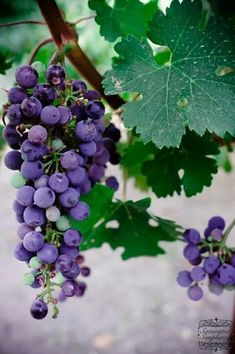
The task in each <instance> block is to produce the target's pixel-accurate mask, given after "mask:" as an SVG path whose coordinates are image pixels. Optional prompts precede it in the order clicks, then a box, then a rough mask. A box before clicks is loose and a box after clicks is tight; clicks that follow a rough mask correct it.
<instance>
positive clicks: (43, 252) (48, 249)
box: [37, 243, 58, 264]
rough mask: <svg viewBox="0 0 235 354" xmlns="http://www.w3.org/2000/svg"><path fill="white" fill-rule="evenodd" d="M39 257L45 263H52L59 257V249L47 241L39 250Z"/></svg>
mask: <svg viewBox="0 0 235 354" xmlns="http://www.w3.org/2000/svg"><path fill="white" fill-rule="evenodd" d="M37 257H38V258H39V259H40V261H41V262H42V263H44V264H52V263H54V262H55V261H56V260H57V258H58V249H57V248H56V247H55V246H54V245H52V244H50V243H45V244H44V246H43V247H42V248H41V249H40V250H39V251H38V252H37Z"/></svg>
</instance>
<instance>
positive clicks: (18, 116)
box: [7, 103, 22, 125]
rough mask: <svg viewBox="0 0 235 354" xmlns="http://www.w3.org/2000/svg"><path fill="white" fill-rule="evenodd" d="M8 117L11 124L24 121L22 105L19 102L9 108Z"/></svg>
mask: <svg viewBox="0 0 235 354" xmlns="http://www.w3.org/2000/svg"><path fill="white" fill-rule="evenodd" d="M7 117H8V119H9V124H11V125H19V124H21V123H22V113H21V106H20V104H19V103H16V104H13V105H11V106H10V107H9V108H8V110H7Z"/></svg>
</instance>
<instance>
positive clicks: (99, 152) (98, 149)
mask: <svg viewBox="0 0 235 354" xmlns="http://www.w3.org/2000/svg"><path fill="white" fill-rule="evenodd" d="M105 149H106V148H105V147H104V143H103V141H99V142H98V143H97V144H96V153H95V154H94V156H95V157H96V156H100V155H102V153H103V152H104V150H105Z"/></svg>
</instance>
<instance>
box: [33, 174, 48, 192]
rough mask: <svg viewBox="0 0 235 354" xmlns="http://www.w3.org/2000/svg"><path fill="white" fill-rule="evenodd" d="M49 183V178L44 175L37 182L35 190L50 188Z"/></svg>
mask: <svg viewBox="0 0 235 354" xmlns="http://www.w3.org/2000/svg"><path fill="white" fill-rule="evenodd" d="M48 181H49V176H47V175H42V176H41V177H39V178H38V179H36V181H35V182H34V188H35V189H39V188H42V187H47V186H48Z"/></svg>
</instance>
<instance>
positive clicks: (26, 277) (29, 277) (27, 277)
mask: <svg viewBox="0 0 235 354" xmlns="http://www.w3.org/2000/svg"><path fill="white" fill-rule="evenodd" d="M22 282H23V283H24V284H25V285H32V284H33V283H34V276H33V274H32V273H25V274H23V276H22Z"/></svg>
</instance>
